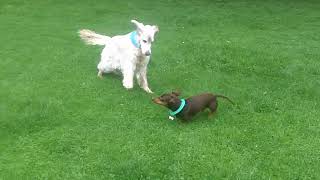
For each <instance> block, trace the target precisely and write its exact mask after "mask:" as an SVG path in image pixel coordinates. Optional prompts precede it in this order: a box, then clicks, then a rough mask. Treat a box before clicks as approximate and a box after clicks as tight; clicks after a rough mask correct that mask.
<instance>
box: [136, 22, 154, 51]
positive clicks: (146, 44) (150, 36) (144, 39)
mask: <svg viewBox="0 0 320 180" xmlns="http://www.w3.org/2000/svg"><path fill="white" fill-rule="evenodd" d="M131 22H132V23H133V24H135V25H136V27H137V36H138V38H137V41H138V43H139V44H140V48H141V52H142V54H144V55H146V56H150V55H151V45H152V42H153V41H154V36H155V34H156V33H157V32H159V28H158V26H151V25H143V24H142V23H140V22H138V21H136V20H131Z"/></svg>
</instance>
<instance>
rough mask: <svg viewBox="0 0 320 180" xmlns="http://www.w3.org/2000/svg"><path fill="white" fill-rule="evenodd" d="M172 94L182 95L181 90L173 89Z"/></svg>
mask: <svg viewBox="0 0 320 180" xmlns="http://www.w3.org/2000/svg"><path fill="white" fill-rule="evenodd" d="M172 94H174V95H176V96H180V94H181V93H180V91H173V92H172Z"/></svg>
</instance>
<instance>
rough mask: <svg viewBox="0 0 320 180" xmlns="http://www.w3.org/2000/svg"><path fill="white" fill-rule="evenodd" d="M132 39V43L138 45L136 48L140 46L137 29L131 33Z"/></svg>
mask: <svg viewBox="0 0 320 180" xmlns="http://www.w3.org/2000/svg"><path fill="white" fill-rule="evenodd" d="M130 40H131V42H132V44H133V45H134V46H135V47H136V48H140V44H139V42H138V41H137V31H133V32H131V34H130Z"/></svg>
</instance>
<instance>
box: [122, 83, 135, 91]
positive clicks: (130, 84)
mask: <svg viewBox="0 0 320 180" xmlns="http://www.w3.org/2000/svg"><path fill="white" fill-rule="evenodd" d="M122 85H123V87H124V88H126V89H128V90H129V89H132V88H133V83H130V82H123V83H122Z"/></svg>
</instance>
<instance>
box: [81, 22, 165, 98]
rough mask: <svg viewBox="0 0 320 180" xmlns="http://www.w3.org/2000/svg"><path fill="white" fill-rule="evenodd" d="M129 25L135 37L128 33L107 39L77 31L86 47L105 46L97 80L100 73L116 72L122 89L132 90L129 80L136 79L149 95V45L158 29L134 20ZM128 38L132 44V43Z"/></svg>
mask: <svg viewBox="0 0 320 180" xmlns="http://www.w3.org/2000/svg"><path fill="white" fill-rule="evenodd" d="M131 22H132V23H133V24H135V25H136V28H137V29H136V34H134V35H135V37H132V35H133V34H131V33H128V34H126V35H118V36H114V37H108V36H105V35H100V34H97V33H95V32H93V31H90V30H86V29H83V30H80V31H79V34H80V37H81V38H82V39H83V40H84V41H85V42H86V43H87V44H90V45H105V47H104V49H103V51H102V53H101V60H100V62H99V64H98V76H99V77H100V78H101V77H102V74H103V73H110V72H114V71H117V70H120V71H121V72H122V75H123V81H122V84H123V86H124V87H125V88H127V89H131V88H133V79H134V76H136V78H137V81H138V84H139V85H140V87H141V88H143V89H144V90H145V91H146V92H148V93H152V91H151V90H150V88H149V86H148V81H147V67H148V63H149V61H150V55H151V44H152V42H153V41H154V36H155V34H156V33H157V32H158V31H159V29H158V27H157V26H151V25H143V24H142V23H139V22H138V21H136V20H131ZM132 38H134V40H135V43H136V44H135V43H134V42H132V41H133V40H132Z"/></svg>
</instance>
